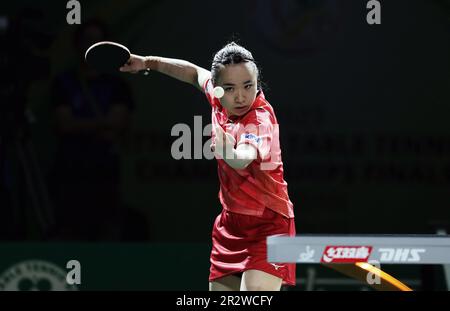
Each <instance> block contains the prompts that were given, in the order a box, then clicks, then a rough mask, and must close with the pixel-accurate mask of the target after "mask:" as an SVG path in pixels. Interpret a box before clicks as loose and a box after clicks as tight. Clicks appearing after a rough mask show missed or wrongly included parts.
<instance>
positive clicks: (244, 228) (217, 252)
mask: <svg viewBox="0 0 450 311" xmlns="http://www.w3.org/2000/svg"><path fill="white" fill-rule="evenodd" d="M275 234H285V235H289V236H295V221H294V218H285V217H284V216H282V215H280V214H278V213H276V212H274V211H272V210H271V209H269V208H266V209H265V210H264V213H263V215H262V216H261V217H257V216H250V215H242V214H236V213H231V212H229V211H227V210H222V213H221V214H220V215H219V216H217V218H216V221H215V222H214V227H213V231H212V250H211V257H210V261H211V268H210V274H209V281H214V280H215V279H218V278H221V277H224V276H227V275H231V274H237V273H240V272H244V271H246V270H250V269H256V270H260V271H264V272H267V273H269V274H272V275H275V276H277V277H279V278H282V279H283V285H290V286H295V283H296V282H295V281H296V280H295V268H296V264H295V263H276V264H273V263H269V262H267V241H266V238H267V237H268V236H270V235H275Z"/></svg>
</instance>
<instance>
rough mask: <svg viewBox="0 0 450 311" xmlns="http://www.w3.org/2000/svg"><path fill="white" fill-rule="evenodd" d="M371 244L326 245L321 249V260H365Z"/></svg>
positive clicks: (336, 261) (327, 261)
mask: <svg viewBox="0 0 450 311" xmlns="http://www.w3.org/2000/svg"><path fill="white" fill-rule="evenodd" d="M371 252H372V246H354V245H352V246H334V245H333V246H327V247H325V250H324V251H323V255H322V258H321V262H326V263H352V262H367V259H369V256H370V253H371Z"/></svg>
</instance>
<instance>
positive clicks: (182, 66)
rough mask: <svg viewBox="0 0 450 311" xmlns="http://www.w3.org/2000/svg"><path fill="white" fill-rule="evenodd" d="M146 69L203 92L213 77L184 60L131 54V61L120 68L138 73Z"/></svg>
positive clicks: (123, 70)
mask: <svg viewBox="0 0 450 311" xmlns="http://www.w3.org/2000/svg"><path fill="white" fill-rule="evenodd" d="M145 69H150V70H154V71H159V72H161V73H163V74H166V75H168V76H170V77H172V78H175V79H177V80H180V81H183V82H186V83H189V84H192V85H193V86H195V87H197V88H198V89H200V90H203V85H204V83H205V82H206V80H207V79H209V78H210V77H211V73H210V72H209V71H208V70H206V69H204V68H201V67H199V66H197V65H194V64H192V63H190V62H188V61H185V60H182V59H175V58H165V57H159V56H140V55H135V54H131V57H130V60H129V61H128V62H127V64H125V65H124V66H122V67H121V68H120V71H122V72H130V73H137V72H139V71H141V70H145Z"/></svg>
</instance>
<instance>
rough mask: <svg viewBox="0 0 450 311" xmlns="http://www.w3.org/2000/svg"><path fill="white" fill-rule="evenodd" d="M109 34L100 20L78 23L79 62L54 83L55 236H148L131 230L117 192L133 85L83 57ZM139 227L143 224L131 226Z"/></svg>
mask: <svg viewBox="0 0 450 311" xmlns="http://www.w3.org/2000/svg"><path fill="white" fill-rule="evenodd" d="M107 38H108V34H107V30H106V27H105V26H104V25H103V24H102V23H101V22H99V21H89V22H85V23H83V24H82V25H80V27H79V28H78V29H77V31H76V32H75V37H74V45H75V48H76V52H77V55H79V59H78V63H77V65H76V67H75V68H72V69H71V70H68V71H67V72H64V73H63V74H61V75H59V76H58V77H57V78H56V79H55V81H54V84H53V96H52V98H53V101H54V112H55V121H56V131H57V136H58V145H57V152H56V156H55V165H54V169H53V174H52V179H53V180H52V181H53V183H52V184H53V190H54V196H53V197H54V200H55V205H56V221H57V228H56V235H57V238H62V239H69V240H85V241H86V240H88V241H92V240H124V239H134V240H135V239H145V234H146V233H145V230H144V232H137V233H136V235H134V236H129V235H127V234H129V232H128V231H127V230H126V227H127V225H129V224H130V215H133V214H132V213H130V211H131V210H130V209H124V208H123V206H122V203H121V201H120V196H119V177H120V159H119V153H118V146H119V144H120V142H121V140H122V139H123V138H124V134H125V133H126V131H127V130H128V128H129V123H130V113H131V111H132V109H133V99H132V96H131V93H130V90H129V88H128V86H127V84H126V83H125V82H124V81H123V80H122V79H120V77H118V76H117V75H106V74H101V73H98V72H95V71H94V70H92V69H91V68H88V67H87V66H86V64H85V62H84V53H85V51H86V49H87V48H88V47H89V46H90V45H91V44H93V43H95V42H98V41H102V40H106V39H107ZM131 217H132V216H131ZM134 219H135V220H139V219H144V217H138V216H135V217H134ZM138 227H140V228H144V227H145V224H142V226H138V225H136V224H132V225H131V226H129V228H138Z"/></svg>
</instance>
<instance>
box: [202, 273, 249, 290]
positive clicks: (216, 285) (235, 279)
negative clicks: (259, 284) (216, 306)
mask: <svg viewBox="0 0 450 311" xmlns="http://www.w3.org/2000/svg"><path fill="white" fill-rule="evenodd" d="M240 287H241V278H240V277H239V276H236V275H227V276H224V277H223V278H220V279H216V280H214V281H212V282H209V290H210V291H238V290H239V288H240Z"/></svg>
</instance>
